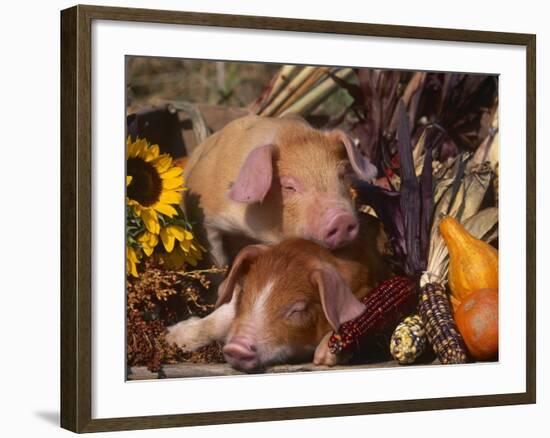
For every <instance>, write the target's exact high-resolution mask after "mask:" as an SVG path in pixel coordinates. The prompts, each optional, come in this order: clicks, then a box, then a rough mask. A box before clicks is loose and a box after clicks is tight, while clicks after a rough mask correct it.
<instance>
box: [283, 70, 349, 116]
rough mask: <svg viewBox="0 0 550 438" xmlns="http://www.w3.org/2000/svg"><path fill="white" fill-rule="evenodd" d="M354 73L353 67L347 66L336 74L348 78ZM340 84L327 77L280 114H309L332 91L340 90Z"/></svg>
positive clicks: (341, 77)
mask: <svg viewBox="0 0 550 438" xmlns="http://www.w3.org/2000/svg"><path fill="white" fill-rule="evenodd" d="M352 73H353V70H352V69H351V68H345V69H342V70H340V71H338V72H337V73H336V74H335V75H336V76H337V77H338V78H340V79H346V78H347V77H349V76H350V75H351V74H352ZM338 88H339V86H338V84H336V82H334V80H333V79H332V78H327V79H325V80H324V81H322V82H321V83H320V84H319V85H317V86H316V87H315V88H313V89H312V90H310V91H309V92H308V93H307V94H306V95H305V96H304V97H302V98H301V99H300V100H298V101H297V102H295V103H294V104H293V105H291V106H290V107H289V108H287V109H286V110H285V111H283V112H282V113H281V114H280V115H281V116H284V115H287V114H302V115H304V114H309V113H311V112H312V111H313V110H314V109H315V108H317V107H318V106H319V105H320V104H321V103H323V102H324V101H325V100H326V99H327V98H328V97H329V96H330V95H331V94H332V93H334V92H335V91H336V90H338Z"/></svg>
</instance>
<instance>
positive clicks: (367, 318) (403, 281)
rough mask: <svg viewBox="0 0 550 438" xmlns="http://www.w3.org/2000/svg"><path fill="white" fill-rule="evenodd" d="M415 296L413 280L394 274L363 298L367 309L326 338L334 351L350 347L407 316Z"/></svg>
mask: <svg viewBox="0 0 550 438" xmlns="http://www.w3.org/2000/svg"><path fill="white" fill-rule="evenodd" d="M416 297H417V289H416V285H415V283H414V282H413V281H412V280H411V279H409V278H407V277H393V278H391V279H389V280H386V281H384V282H383V283H381V284H380V285H379V286H377V287H376V288H375V289H374V290H373V291H372V292H371V293H370V294H369V295H367V296H366V297H365V298H363V300H362V301H363V303H364V304H365V306H366V310H365V311H364V312H363V313H362V314H361V315H360V316H359V317H357V318H355V319H352V320H351V321H347V322H345V323H344V324H342V326H341V327H340V329H339V330H338V332H337V333H333V334H332V336H331V337H330V339H329V349H330V351H331V352H332V353H333V354H336V353H340V352H342V351H346V350H350V349H352V348H354V347H356V346H358V345H359V341H360V340H361V339H363V338H366V337H369V336H372V335H375V334H377V333H381V332H383V331H385V330H387V329H388V328H390V327H392V326H394V325H395V324H397V322H398V321H399V320H400V319H401V318H402V317H403V315H406V314H407V312H408V311H409V310H410V308H411V306H414V302H415V301H416Z"/></svg>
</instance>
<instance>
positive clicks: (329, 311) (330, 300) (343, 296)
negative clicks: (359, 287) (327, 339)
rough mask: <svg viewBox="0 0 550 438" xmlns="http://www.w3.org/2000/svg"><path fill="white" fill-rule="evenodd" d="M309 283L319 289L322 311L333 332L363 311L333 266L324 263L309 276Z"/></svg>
mask: <svg viewBox="0 0 550 438" xmlns="http://www.w3.org/2000/svg"><path fill="white" fill-rule="evenodd" d="M310 281H311V282H312V283H313V285H314V286H316V287H317V288H318V289H319V296H320V297H321V305H322V306H323V311H324V312H325V316H326V318H327V320H328V322H329V323H330V325H331V326H332V328H333V329H334V330H335V331H338V329H339V328H340V326H341V325H342V324H343V323H344V322H346V321H349V320H352V319H355V318H357V317H358V316H359V315H361V314H362V313H363V312H364V311H365V309H366V307H365V305H364V304H363V303H361V301H359V300H358V299H357V298H356V297H355V295H353V292H352V291H351V289H350V287H349V286H348V285H347V283H346V282H345V280H344V279H343V278H342V276H341V275H340V273H339V272H338V271H337V270H336V268H335V267H334V266H332V265H330V264H327V263H324V264H323V265H322V266H321V267H320V268H319V269H316V270H314V271H313V272H312V273H311V274H310Z"/></svg>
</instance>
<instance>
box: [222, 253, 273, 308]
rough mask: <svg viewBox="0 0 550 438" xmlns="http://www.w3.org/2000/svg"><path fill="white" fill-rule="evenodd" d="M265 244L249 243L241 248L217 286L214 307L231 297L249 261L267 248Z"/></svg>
mask: <svg viewBox="0 0 550 438" xmlns="http://www.w3.org/2000/svg"><path fill="white" fill-rule="evenodd" d="M267 248H268V246H267V245H249V246H246V247H245V248H243V249H242V250H241V251H240V252H239V254H237V257H235V260H234V261H233V264H232V265H231V270H230V271H229V274H228V275H227V277H226V278H225V280H224V281H223V282H222V283H221V284H220V286H219V287H218V300H217V301H216V308H218V307H220V306H221V305H222V304H225V303H228V302H229V301H231V298H233V293H234V291H235V289H236V287H237V284H238V283H239V280H240V279H241V277H242V276H243V275H244V274H245V273H246V271H247V269H248V267H249V266H250V263H252V262H253V261H254V260H256V257H258V256H259V255H260V254H261V253H263V252H265V251H266V250H267Z"/></svg>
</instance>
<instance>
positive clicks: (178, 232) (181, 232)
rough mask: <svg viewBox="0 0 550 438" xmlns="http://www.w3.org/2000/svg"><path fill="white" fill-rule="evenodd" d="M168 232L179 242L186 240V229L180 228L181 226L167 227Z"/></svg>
mask: <svg viewBox="0 0 550 438" xmlns="http://www.w3.org/2000/svg"><path fill="white" fill-rule="evenodd" d="M166 228H167V229H168V232H169V233H170V234H171V235H172V236H174V237H175V238H176V240H178V241H180V242H181V241H182V240H183V239H184V238H185V228H183V227H180V226H179V225H168V226H167V227H166Z"/></svg>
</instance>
